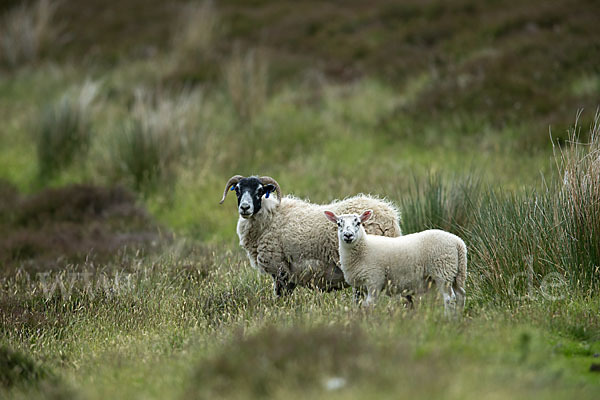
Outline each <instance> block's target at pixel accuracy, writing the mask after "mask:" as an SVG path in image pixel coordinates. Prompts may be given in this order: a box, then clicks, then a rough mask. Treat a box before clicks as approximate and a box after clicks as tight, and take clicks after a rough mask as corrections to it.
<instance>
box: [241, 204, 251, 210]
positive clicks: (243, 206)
mask: <svg viewBox="0 0 600 400" xmlns="http://www.w3.org/2000/svg"><path fill="white" fill-rule="evenodd" d="M240 208H241V210H242V211H244V212H245V211H248V210H249V209H250V205H249V204H242V205H241V206H240Z"/></svg>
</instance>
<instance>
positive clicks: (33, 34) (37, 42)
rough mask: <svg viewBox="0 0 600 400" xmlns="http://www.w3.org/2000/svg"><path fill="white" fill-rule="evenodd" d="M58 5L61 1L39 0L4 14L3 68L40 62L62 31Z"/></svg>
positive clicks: (0, 37) (0, 51)
mask: <svg viewBox="0 0 600 400" xmlns="http://www.w3.org/2000/svg"><path fill="white" fill-rule="evenodd" d="M58 4H59V3H58V2H57V1H51V0H38V1H36V2H35V3H33V4H21V5H18V6H15V7H14V8H13V9H11V10H10V11H8V12H7V13H6V14H5V15H2V18H1V21H2V29H1V30H0V65H2V66H4V67H6V68H9V69H15V68H18V67H19V66H21V65H27V64H30V63H34V62H36V61H38V60H39V59H40V57H41V56H42V55H43V54H44V53H45V51H47V48H48V45H49V44H50V43H52V42H53V41H55V40H56V39H57V37H58V34H59V32H60V29H59V25H57V23H56V21H54V17H55V14H56V9H57V6H58Z"/></svg>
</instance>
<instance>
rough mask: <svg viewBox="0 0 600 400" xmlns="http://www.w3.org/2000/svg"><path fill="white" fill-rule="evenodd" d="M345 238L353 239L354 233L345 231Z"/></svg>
mask: <svg viewBox="0 0 600 400" xmlns="http://www.w3.org/2000/svg"><path fill="white" fill-rule="evenodd" d="M344 239H348V240H350V239H352V234H351V233H344Z"/></svg>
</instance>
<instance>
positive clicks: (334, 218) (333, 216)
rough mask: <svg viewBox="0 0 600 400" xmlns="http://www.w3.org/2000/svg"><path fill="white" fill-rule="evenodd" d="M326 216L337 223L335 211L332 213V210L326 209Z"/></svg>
mask: <svg viewBox="0 0 600 400" xmlns="http://www.w3.org/2000/svg"><path fill="white" fill-rule="evenodd" d="M324 214H325V216H326V217H327V219H328V220H330V221H331V222H333V223H335V224H337V217H336V216H335V214H334V213H332V212H331V211H325V213H324Z"/></svg>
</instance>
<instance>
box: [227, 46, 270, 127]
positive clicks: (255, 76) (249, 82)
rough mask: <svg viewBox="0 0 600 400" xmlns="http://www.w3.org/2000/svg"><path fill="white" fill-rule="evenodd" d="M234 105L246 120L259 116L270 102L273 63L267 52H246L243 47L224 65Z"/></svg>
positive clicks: (238, 113)
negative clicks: (270, 71) (270, 66)
mask: <svg viewBox="0 0 600 400" xmlns="http://www.w3.org/2000/svg"><path fill="white" fill-rule="evenodd" d="M224 74H225V83H226V85H227V91H228V93H229V98H230V100H231V103H232V105H233V107H234V109H235V111H236V112H237V115H238V116H239V117H240V118H241V119H242V120H249V119H252V118H253V117H254V116H256V115H257V114H258V113H259V112H260V111H261V110H262V108H263V107H264V105H265V103H266V102H267V94H268V85H269V61H268V55H267V53H266V51H265V50H264V49H261V48H258V49H251V50H248V51H246V52H245V53H244V52H242V50H241V49H240V47H239V46H236V47H235V48H234V50H233V53H232V55H231V58H230V59H229V60H228V61H227V62H226V63H225V66H224Z"/></svg>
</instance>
